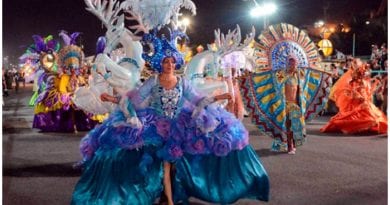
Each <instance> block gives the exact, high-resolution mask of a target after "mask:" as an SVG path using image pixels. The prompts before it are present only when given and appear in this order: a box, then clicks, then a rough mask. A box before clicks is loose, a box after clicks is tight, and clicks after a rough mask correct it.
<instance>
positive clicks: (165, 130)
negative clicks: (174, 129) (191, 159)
mask: <svg viewBox="0 0 390 205" xmlns="http://www.w3.org/2000/svg"><path fill="white" fill-rule="evenodd" d="M156 128H157V133H158V134H159V135H161V137H163V139H164V140H167V139H168V137H169V133H170V129H171V122H170V121H169V120H166V119H160V120H157V122H156Z"/></svg>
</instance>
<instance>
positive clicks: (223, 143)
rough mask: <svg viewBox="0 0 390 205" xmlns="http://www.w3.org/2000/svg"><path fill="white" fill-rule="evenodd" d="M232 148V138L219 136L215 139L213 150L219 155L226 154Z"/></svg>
mask: <svg viewBox="0 0 390 205" xmlns="http://www.w3.org/2000/svg"><path fill="white" fill-rule="evenodd" d="M231 150H232V144H231V139H230V140H229V139H228V138H224V137H222V138H219V139H217V140H215V142H214V146H213V152H214V154H215V155H217V156H226V155H227V154H228V153H229V152H230V151H231Z"/></svg>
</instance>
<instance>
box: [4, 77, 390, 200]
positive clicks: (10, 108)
mask: <svg viewBox="0 0 390 205" xmlns="http://www.w3.org/2000/svg"><path fill="white" fill-rule="evenodd" d="M31 90H32V85H31V84H27V85H26V87H25V88H20V90H19V93H15V91H14V90H12V91H10V96H8V97H4V105H3V118H2V120H3V204H5V205H26V204H29V205H53V204H55V205H62V204H64V205H65V204H70V200H71V198H72V192H73V189H74V187H75V184H76V182H77V181H78V179H79V177H80V175H81V171H80V170H77V169H73V168H72V165H73V164H74V163H75V162H77V161H78V160H80V159H81V156H80V153H79V142H80V139H81V138H82V137H83V136H84V135H85V134H86V132H79V133H77V134H75V133H41V132H39V131H38V130H36V129H32V128H31V127H32V121H33V115H34V112H33V108H32V107H29V106H28V101H29V99H30V97H31V95H32V91H31ZM329 118H330V116H322V117H318V118H316V119H315V120H314V121H312V122H310V123H308V126H307V132H308V139H307V142H306V143H305V144H304V145H303V146H301V147H298V149H297V153H296V155H288V154H286V153H274V152H270V151H269V148H270V144H271V141H272V139H271V138H270V137H268V136H264V135H262V134H261V133H260V132H259V131H258V130H257V128H256V127H255V126H254V125H252V124H251V123H250V119H249V118H245V120H244V122H245V126H246V128H247V129H248V130H249V131H250V141H251V145H252V146H253V147H254V149H255V150H256V152H257V154H258V155H259V157H260V159H261V161H262V163H263V165H264V167H265V169H266V170H267V172H268V174H269V178H270V183H271V184H270V200H269V202H259V201H254V200H247V199H245V200H244V199H241V200H239V201H238V202H236V203H235V204H247V205H249V204H251V205H254V204H269V205H287V204H288V205H306V204H307V205H309V204H310V205H349V204H353V205H362V204H369V205H381V204H387V135H356V136H346V135H342V134H323V133H320V132H319V129H320V128H321V127H322V126H323V125H324V124H325V123H326V122H327V121H328V120H329ZM191 204H197V205H200V204H210V203H206V202H203V201H200V200H197V199H194V198H191Z"/></svg>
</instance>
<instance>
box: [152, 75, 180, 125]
mask: <svg viewBox="0 0 390 205" xmlns="http://www.w3.org/2000/svg"><path fill="white" fill-rule="evenodd" d="M182 90H183V88H182V81H181V79H180V78H178V81H177V84H176V86H175V87H173V88H171V89H165V88H164V87H163V86H162V85H161V84H160V82H159V80H158V79H156V83H155V85H154V86H153V88H152V95H151V97H152V99H150V102H151V104H150V105H151V107H152V108H154V109H155V110H156V111H158V112H159V113H160V114H161V115H164V116H165V117H168V118H174V117H176V115H177V114H178V112H180V108H181V106H182V104H183V102H182V101H183V99H182V97H183V94H182V93H183V91H182Z"/></svg>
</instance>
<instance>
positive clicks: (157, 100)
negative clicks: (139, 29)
mask: <svg viewBox="0 0 390 205" xmlns="http://www.w3.org/2000/svg"><path fill="white" fill-rule="evenodd" d="M160 45H167V44H164V43H162V44H160ZM155 52H156V53H157V54H156V55H155V56H154V57H153V58H152V61H154V62H152V63H150V64H151V65H154V67H153V68H154V69H156V70H157V71H158V72H159V74H158V75H157V76H152V77H150V78H149V79H148V80H146V81H145V82H144V83H143V84H142V85H141V86H140V87H139V88H138V89H136V90H132V91H130V92H129V93H128V94H127V96H124V97H122V99H120V101H118V100H119V99H118V98H114V97H113V96H110V95H105V94H103V95H102V99H103V100H109V101H112V102H117V103H118V102H119V107H120V109H117V110H116V111H114V112H113V113H112V114H111V115H110V117H109V118H108V119H107V120H106V121H104V122H103V124H102V125H99V126H97V127H96V128H95V129H93V130H92V131H90V132H89V133H88V134H87V135H86V136H85V137H84V138H83V139H82V141H81V152H82V155H83V157H84V171H83V174H82V176H81V179H80V180H79V182H78V183H77V185H76V187H75V190H74V193H73V199H72V204H129V203H131V204H152V203H153V202H154V201H155V199H156V198H158V197H159V195H160V193H161V191H162V189H163V188H164V189H163V190H164V192H165V194H166V196H167V198H168V204H170V205H173V204H174V202H179V201H183V202H188V198H189V197H191V196H192V197H196V198H199V199H202V200H205V201H209V202H214V203H222V204H227V203H233V202H235V201H237V200H238V199H240V198H253V199H258V200H263V201H267V200H268V193H269V181H268V175H267V173H266V171H265V169H264V167H263V165H262V164H261V162H260V160H259V159H258V157H257V155H256V153H255V152H254V150H253V149H252V147H251V146H250V145H249V144H248V132H247V130H246V129H245V127H244V126H243V124H242V123H241V122H240V121H239V120H237V119H236V118H235V117H234V116H233V115H232V114H230V113H229V112H227V111H226V110H224V109H223V108H221V107H219V106H215V105H213V104H212V103H213V102H215V101H218V100H222V99H229V98H230V95H229V94H222V95H218V96H215V97H206V96H202V95H200V94H198V93H197V91H195V89H194V88H193V87H192V86H191V85H190V84H189V82H188V81H187V80H186V79H184V78H182V77H179V76H176V75H175V73H174V71H175V68H179V67H180V64H178V62H182V61H181V60H179V55H178V53H175V52H174V47H165V49H163V51H158V50H156V51H155ZM157 62H160V63H157ZM173 165H174V166H175V168H176V175H175V177H174V178H173V179H171V178H170V170H171V168H172V166H173ZM161 182H162V183H161ZM171 183H173V186H172V184H171ZM172 187H173V189H172Z"/></svg>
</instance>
